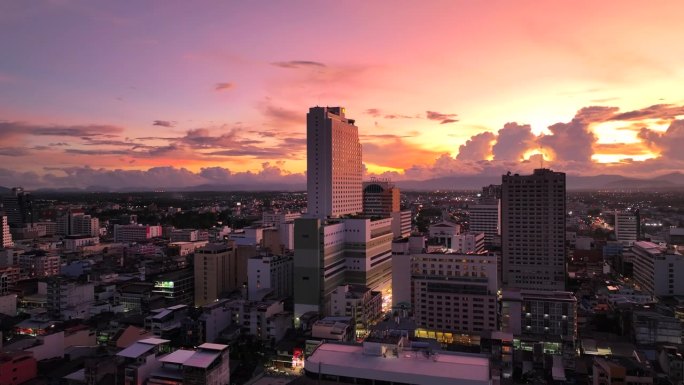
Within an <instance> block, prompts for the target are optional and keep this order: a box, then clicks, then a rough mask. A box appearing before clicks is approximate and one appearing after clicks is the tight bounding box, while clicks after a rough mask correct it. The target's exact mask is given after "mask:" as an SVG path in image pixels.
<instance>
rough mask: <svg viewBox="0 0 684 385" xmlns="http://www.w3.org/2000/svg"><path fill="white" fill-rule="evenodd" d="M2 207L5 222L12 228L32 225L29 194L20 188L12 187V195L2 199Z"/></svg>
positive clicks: (31, 208)
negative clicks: (5, 217) (5, 216)
mask: <svg viewBox="0 0 684 385" xmlns="http://www.w3.org/2000/svg"><path fill="white" fill-rule="evenodd" d="M2 205H3V208H4V211H5V214H6V215H7V222H9V224H10V226H12V227H22V226H23V225H25V224H27V223H33V221H34V218H33V203H32V200H31V194H29V193H27V192H25V191H24V189H23V188H21V187H14V188H13V189H12V194H11V195H7V196H4V197H2Z"/></svg>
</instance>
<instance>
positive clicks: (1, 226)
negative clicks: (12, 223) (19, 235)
mask: <svg viewBox="0 0 684 385" xmlns="http://www.w3.org/2000/svg"><path fill="white" fill-rule="evenodd" d="M12 246H14V242H12V233H10V227H9V223H8V222H7V215H5V213H4V212H2V211H0V249H4V248H8V247H12Z"/></svg>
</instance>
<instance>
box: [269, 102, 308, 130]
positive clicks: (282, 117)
mask: <svg viewBox="0 0 684 385" xmlns="http://www.w3.org/2000/svg"><path fill="white" fill-rule="evenodd" d="M263 112H264V115H265V116H266V117H267V118H270V119H273V120H275V122H276V123H279V124H282V123H299V124H302V125H304V124H306V115H305V114H303V113H301V112H299V111H294V110H287V109H284V108H282V107H276V106H274V105H271V104H266V105H264V107H263Z"/></svg>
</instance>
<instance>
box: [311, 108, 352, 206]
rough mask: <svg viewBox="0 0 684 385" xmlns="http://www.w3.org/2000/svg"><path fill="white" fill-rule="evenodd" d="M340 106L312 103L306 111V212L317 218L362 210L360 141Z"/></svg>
mask: <svg viewBox="0 0 684 385" xmlns="http://www.w3.org/2000/svg"><path fill="white" fill-rule="evenodd" d="M344 113H345V111H344V108H342V107H312V108H310V109H309V113H308V114H307V115H306V146H307V147H306V148H307V200H308V205H307V207H308V215H309V216H311V217H316V218H320V219H325V218H327V217H339V216H341V215H345V214H356V213H360V212H361V211H362V210H363V198H362V186H361V185H362V175H363V165H362V163H361V143H360V142H359V129H358V127H356V126H355V125H354V120H353V119H348V118H346V117H345V116H344Z"/></svg>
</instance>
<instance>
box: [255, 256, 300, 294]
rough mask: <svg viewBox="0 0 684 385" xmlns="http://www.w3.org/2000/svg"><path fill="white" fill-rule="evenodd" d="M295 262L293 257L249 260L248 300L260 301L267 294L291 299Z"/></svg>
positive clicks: (258, 257)
mask: <svg viewBox="0 0 684 385" xmlns="http://www.w3.org/2000/svg"><path fill="white" fill-rule="evenodd" d="M293 268H294V261H293V259H292V256H291V255H281V256H278V255H263V256H256V257H252V258H249V259H248V260H247V275H248V278H247V298H248V299H249V300H253V301H258V300H261V299H263V297H264V295H265V294H270V295H271V296H272V297H273V298H285V297H291V296H292V292H293V284H292V280H293V274H294V272H293Z"/></svg>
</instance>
